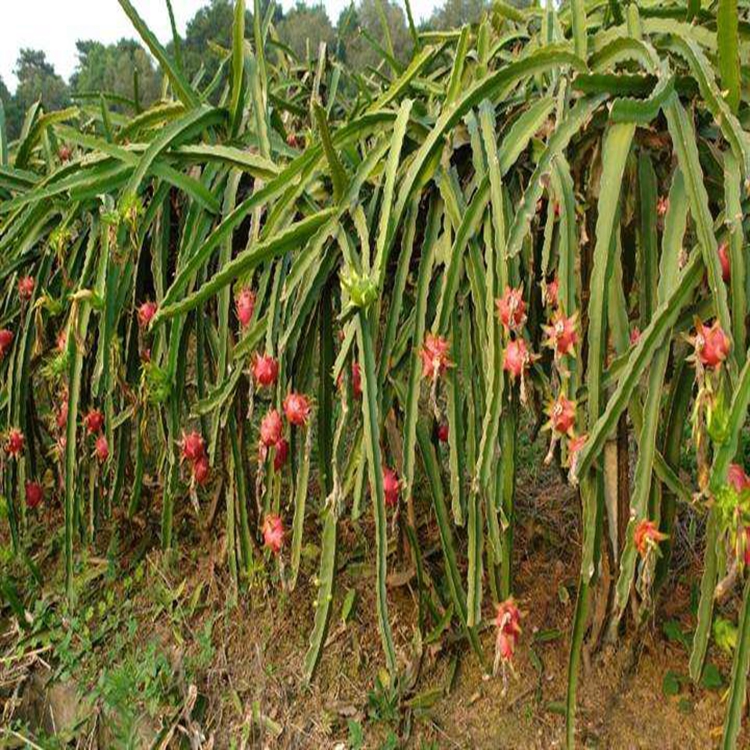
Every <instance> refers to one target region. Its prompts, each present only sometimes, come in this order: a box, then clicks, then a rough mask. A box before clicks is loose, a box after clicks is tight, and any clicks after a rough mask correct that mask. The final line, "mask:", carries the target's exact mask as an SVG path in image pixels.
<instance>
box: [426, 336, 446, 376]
mask: <svg viewBox="0 0 750 750" xmlns="http://www.w3.org/2000/svg"><path fill="white" fill-rule="evenodd" d="M448 350H449V344H448V341H447V340H446V339H445V338H443V337H442V336H436V335H435V334H434V333H428V334H427V335H426V336H425V339H424V346H423V347H422V351H421V352H420V353H419V356H420V357H421V358H422V376H423V377H425V378H430V379H431V380H434V379H436V378H439V377H440V376H441V375H442V374H443V373H444V372H445V371H446V370H447V369H448V368H449V367H451V366H452V364H453V363H452V362H451V361H450V358H449V357H448Z"/></svg>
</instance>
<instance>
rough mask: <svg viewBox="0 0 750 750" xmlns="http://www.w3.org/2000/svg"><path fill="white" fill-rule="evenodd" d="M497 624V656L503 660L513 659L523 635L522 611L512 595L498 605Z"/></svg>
mask: <svg viewBox="0 0 750 750" xmlns="http://www.w3.org/2000/svg"><path fill="white" fill-rule="evenodd" d="M495 626H496V627H497V642H496V644H495V648H496V651H497V656H498V657H499V658H500V659H502V661H503V662H508V661H511V660H512V659H513V655H514V654H515V650H516V645H517V644H518V639H519V637H520V635H521V611H520V610H519V609H518V607H517V606H516V603H515V602H514V601H513V598H512V597H511V598H510V599H506V600H505V601H504V602H501V603H500V604H498V605H497V611H496V614H495Z"/></svg>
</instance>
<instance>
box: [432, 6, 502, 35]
mask: <svg viewBox="0 0 750 750" xmlns="http://www.w3.org/2000/svg"><path fill="white" fill-rule="evenodd" d="M513 4H514V5H517V3H513ZM488 7H489V3H488V2H486V0H445V2H444V3H443V5H442V6H441V7H440V8H436V9H435V10H434V11H433V13H432V15H431V16H430V18H429V20H428V21H427V24H426V25H427V27H428V28H431V29H455V28H459V27H461V26H463V25H464V24H465V23H477V22H478V21H479V19H480V18H481V16H482V13H483V12H484V11H485V10H486V9H487V8H488Z"/></svg>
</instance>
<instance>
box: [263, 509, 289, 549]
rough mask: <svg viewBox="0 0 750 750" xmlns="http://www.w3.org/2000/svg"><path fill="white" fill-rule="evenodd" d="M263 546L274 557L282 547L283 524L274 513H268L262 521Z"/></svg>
mask: <svg viewBox="0 0 750 750" xmlns="http://www.w3.org/2000/svg"><path fill="white" fill-rule="evenodd" d="M263 544H264V545H265V546H266V548H267V549H270V550H271V552H273V554H274V555H278V554H279V552H281V548H282V547H283V546H284V522H283V521H282V520H281V517H280V516H277V515H276V514H275V513H269V514H268V515H267V516H266V517H265V520H264V521H263Z"/></svg>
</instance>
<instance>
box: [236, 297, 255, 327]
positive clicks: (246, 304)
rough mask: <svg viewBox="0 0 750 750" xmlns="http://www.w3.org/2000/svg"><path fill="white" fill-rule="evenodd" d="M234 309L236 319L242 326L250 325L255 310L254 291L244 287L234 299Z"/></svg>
mask: <svg viewBox="0 0 750 750" xmlns="http://www.w3.org/2000/svg"><path fill="white" fill-rule="evenodd" d="M234 309H235V311H236V313H237V319H238V320H239V321H240V325H241V326H242V327H243V328H247V327H248V326H249V325H250V321H251V320H252V319H253V312H254V311H255V293H254V292H253V291H252V290H251V289H250V288H249V287H244V288H243V289H242V290H241V291H240V293H239V294H238V295H237V298H236V299H235V301H234Z"/></svg>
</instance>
